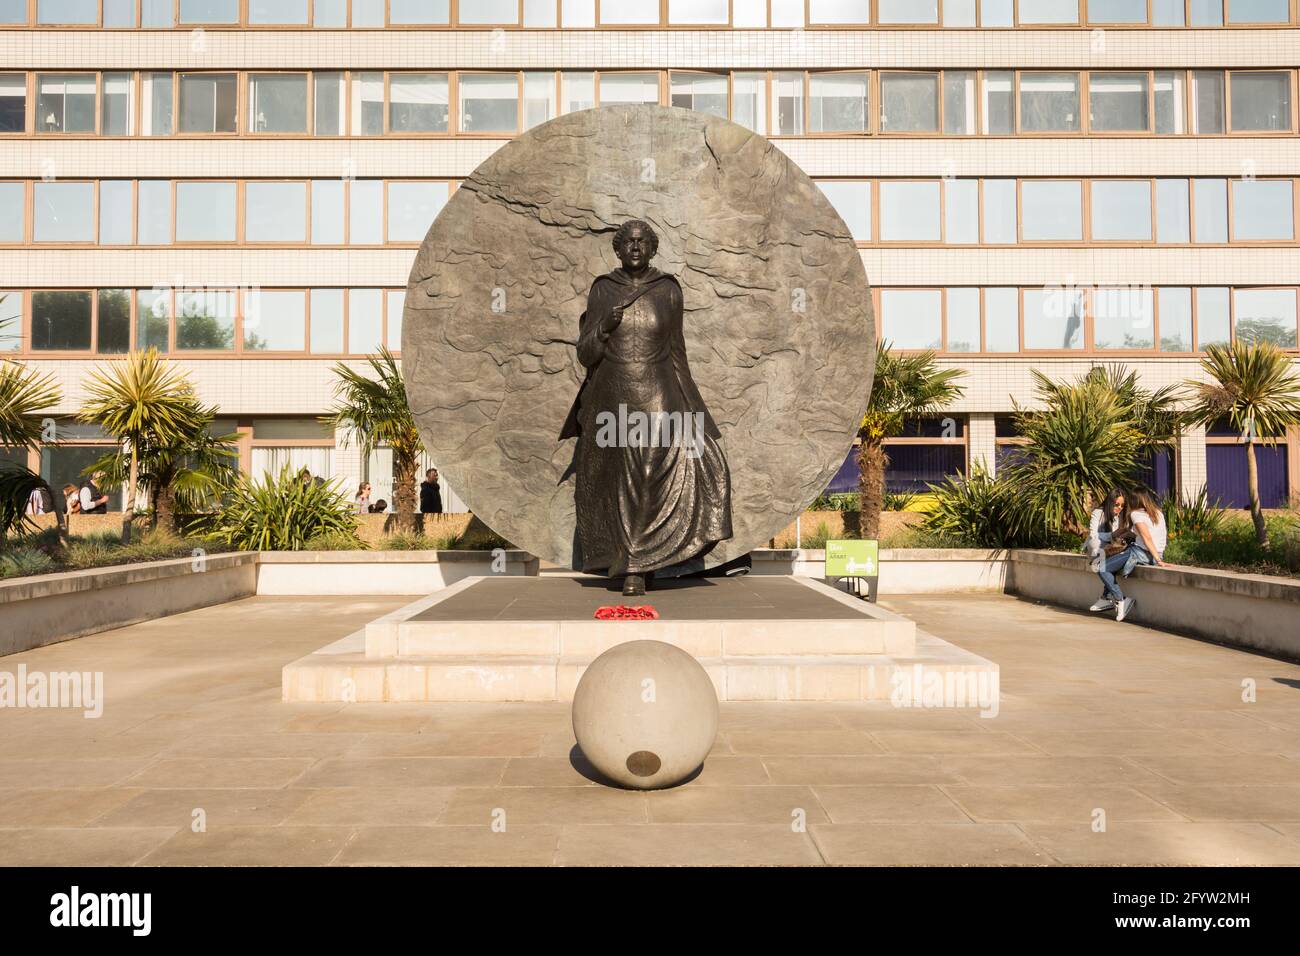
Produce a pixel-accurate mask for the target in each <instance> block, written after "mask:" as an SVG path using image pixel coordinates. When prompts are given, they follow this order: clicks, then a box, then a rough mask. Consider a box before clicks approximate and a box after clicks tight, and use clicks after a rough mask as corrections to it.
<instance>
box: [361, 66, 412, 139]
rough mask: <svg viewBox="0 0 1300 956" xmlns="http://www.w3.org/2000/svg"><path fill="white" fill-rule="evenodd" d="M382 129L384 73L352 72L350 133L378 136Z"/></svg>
mask: <svg viewBox="0 0 1300 956" xmlns="http://www.w3.org/2000/svg"><path fill="white" fill-rule="evenodd" d="M404 95H405V94H404ZM403 109H405V107H404V108H403ZM383 131H384V74H382V73H353V74H352V135H353V136H379V135H380V134H382V133H383Z"/></svg>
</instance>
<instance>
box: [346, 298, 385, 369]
mask: <svg viewBox="0 0 1300 956" xmlns="http://www.w3.org/2000/svg"><path fill="white" fill-rule="evenodd" d="M383 310H384V292H383V290H382V289H349V290H348V353H349V354H351V355H367V354H370V353H373V352H378V351H379V346H380V345H381V344H382V343H383V330H384V311H383Z"/></svg>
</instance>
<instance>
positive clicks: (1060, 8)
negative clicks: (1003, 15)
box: [1020, 0, 1079, 24]
mask: <svg viewBox="0 0 1300 956" xmlns="http://www.w3.org/2000/svg"><path fill="white" fill-rule="evenodd" d="M1020 22H1021V23H1022V24H1038V23H1078V22H1079V0H1020Z"/></svg>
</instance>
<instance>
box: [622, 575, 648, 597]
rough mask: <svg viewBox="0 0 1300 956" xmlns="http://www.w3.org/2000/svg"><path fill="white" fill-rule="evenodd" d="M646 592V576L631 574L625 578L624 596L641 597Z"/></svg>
mask: <svg viewBox="0 0 1300 956" xmlns="http://www.w3.org/2000/svg"><path fill="white" fill-rule="evenodd" d="M643 594H645V578H644V577H643V576H642V575H640V574H629V575H628V576H627V577H625V578H623V596H624V597H640V596H641V595H643Z"/></svg>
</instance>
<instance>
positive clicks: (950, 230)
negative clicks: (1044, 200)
mask: <svg viewBox="0 0 1300 956" xmlns="http://www.w3.org/2000/svg"><path fill="white" fill-rule="evenodd" d="M1013 201H1014V200H1013ZM943 220H944V222H943V225H944V238H945V240H946V241H947V242H948V243H950V244H952V245H965V244H974V243H978V242H979V241H980V184H979V180H976V179H947V180H944V184H943Z"/></svg>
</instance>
